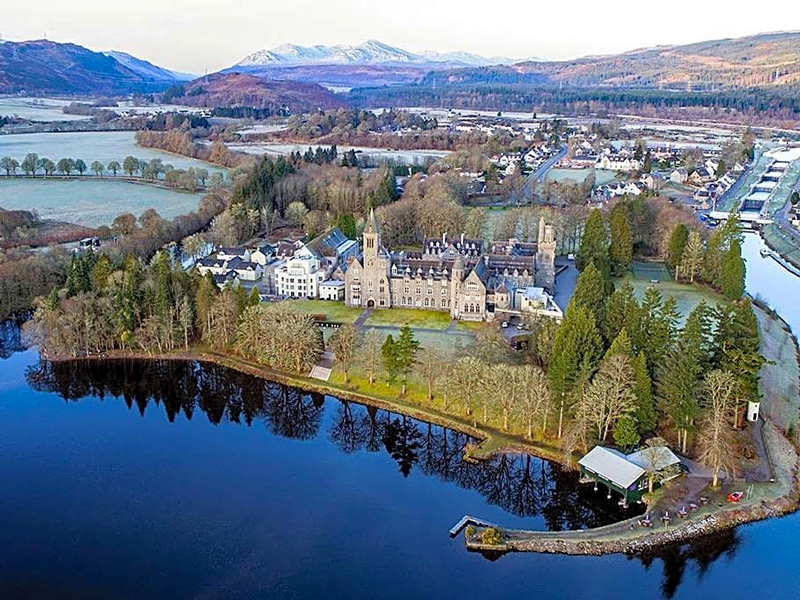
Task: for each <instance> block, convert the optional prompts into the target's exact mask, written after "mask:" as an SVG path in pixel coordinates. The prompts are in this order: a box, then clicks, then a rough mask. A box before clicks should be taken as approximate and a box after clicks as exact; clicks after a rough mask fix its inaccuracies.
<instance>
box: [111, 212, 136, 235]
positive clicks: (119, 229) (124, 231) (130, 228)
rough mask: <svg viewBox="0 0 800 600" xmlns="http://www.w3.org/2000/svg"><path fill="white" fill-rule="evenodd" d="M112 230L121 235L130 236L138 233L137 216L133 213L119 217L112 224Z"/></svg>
mask: <svg viewBox="0 0 800 600" xmlns="http://www.w3.org/2000/svg"><path fill="white" fill-rule="evenodd" d="M111 230H112V231H114V232H115V233H117V234H119V235H130V234H131V233H133V232H134V231H136V216H135V215H133V214H131V213H122V214H121V215H117V217H116V218H115V219H114V221H113V222H112V223H111Z"/></svg>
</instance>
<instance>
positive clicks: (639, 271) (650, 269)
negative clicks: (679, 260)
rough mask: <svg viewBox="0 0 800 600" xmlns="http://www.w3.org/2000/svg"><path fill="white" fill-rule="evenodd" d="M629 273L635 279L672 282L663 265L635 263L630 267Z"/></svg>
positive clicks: (667, 270)
mask: <svg viewBox="0 0 800 600" xmlns="http://www.w3.org/2000/svg"><path fill="white" fill-rule="evenodd" d="M631 271H633V276H634V277H635V278H636V279H644V280H646V281H672V275H671V274H670V272H669V269H668V268H667V265H665V264H664V263H654V262H636V261H634V263H633V264H632V265H631Z"/></svg>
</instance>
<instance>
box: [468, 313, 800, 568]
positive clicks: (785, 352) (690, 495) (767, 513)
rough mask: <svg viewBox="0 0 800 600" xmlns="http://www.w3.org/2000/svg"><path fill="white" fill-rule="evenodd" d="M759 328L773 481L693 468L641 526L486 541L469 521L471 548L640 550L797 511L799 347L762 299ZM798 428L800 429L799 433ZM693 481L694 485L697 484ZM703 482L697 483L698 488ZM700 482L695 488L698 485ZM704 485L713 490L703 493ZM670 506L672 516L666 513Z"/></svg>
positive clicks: (502, 532) (513, 534) (504, 533)
mask: <svg viewBox="0 0 800 600" xmlns="http://www.w3.org/2000/svg"><path fill="white" fill-rule="evenodd" d="M755 311H756V316H757V318H758V322H759V332H760V336H761V352H762V354H763V355H764V357H765V358H766V359H767V361H768V362H767V364H766V365H765V366H764V367H763V371H762V379H761V382H760V391H761V393H762V396H763V400H762V410H761V414H762V418H763V419H764V425H763V428H762V435H763V440H764V448H765V451H766V453H767V457H766V458H767V460H768V462H769V463H770V465H771V470H772V476H771V477H770V480H768V481H756V482H751V481H745V480H743V479H741V480H740V479H736V478H735V477H734V478H728V479H727V480H726V481H725V482H723V484H722V486H721V487H720V488H719V489H717V490H713V489H711V488H710V487H707V486H708V484H709V483H710V479H708V478H706V480H705V482H704V485H703V486H702V487H699V486H698V484H699V483H700V482H698V481H695V482H689V480H690V479H691V477H692V475H689V476H686V478H679V479H676V480H673V481H672V482H670V483H669V484H667V485H666V486H664V488H662V490H663V491H661V490H659V499H658V500H657V501H656V502H655V503H654V504H653V505H652V506H650V507H648V514H650V515H652V517H653V518H652V526H651V527H642V526H641V525H640V523H639V518H633V519H629V520H627V521H622V522H620V523H615V524H612V525H608V526H605V527H600V528H596V529H590V530H579V531H561V532H552V531H526V530H513V529H502V528H498V533H499V536H500V537H499V541H497V543H492V544H487V543H485V542H484V539H483V534H484V532H485V531H486V530H487V528H485V527H475V528H471V529H470V530H469V531H468V532H467V533H466V535H465V543H466V546H467V548H468V549H470V550H474V551H491V552H542V553H550V554H580V555H602V554H615V553H624V554H637V553H641V552H646V551H649V550H652V549H654V548H657V547H660V546H664V545H668V544H674V543H678V542H686V541H689V540H691V539H693V538H696V537H699V536H704V535H708V534H711V533H716V532H720V531H724V530H727V529H731V528H733V527H736V526H738V525H742V524H745V523H751V522H754V521H760V520H763V519H768V518H772V517H779V516H781V515H786V514H789V513H791V512H794V511H795V510H797V508H798V501H799V500H800V483H799V482H798V454H797V448H796V446H795V445H794V443H796V440H790V439H788V436H789V435H793V434H792V432H793V430H795V429H796V428H797V422H798V416H800V393H799V392H798V390H800V366H798V360H800V354H798V350H797V348H798V347H797V342H796V340H795V338H794V336H793V335H792V333H791V330H790V329H789V326H788V325H787V324H786V323H785V322H784V321H783V320H782V319H780V318H775V317H774V316H772V315H771V314H769V313H767V312H766V311H765V310H763V309H762V308H760V307H758V306H757V307H756V308H755ZM795 435H796V434H795ZM692 483H693V484H694V486H692V485H691V484H692ZM698 487H699V489H698ZM692 488H694V489H692ZM732 491H742V492H744V493H745V497H744V498H743V499H742V500H741V501H740V502H739V503H736V504H734V503H731V502H728V500H727V495H728V493H730V492H732ZM700 492H702V493H703V494H704V497H705V498H707V503H706V504H703V503H702V502H700V501H698V500H699V494H700ZM690 501H694V502H695V504H697V505H698V506H699V508H698V509H697V510H695V511H689V513H688V515H687V516H686V517H685V518H684V519H678V514H676V509H675V506H688V505H689V502H690ZM665 512H669V513H670V514H671V515H672V519H676V521H674V522H670V521H664V520H661V519H660V517H661V516H662V515H663V514H664V513H665Z"/></svg>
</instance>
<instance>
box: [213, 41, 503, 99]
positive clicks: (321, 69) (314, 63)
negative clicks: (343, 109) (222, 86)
mask: <svg viewBox="0 0 800 600" xmlns="http://www.w3.org/2000/svg"><path fill="white" fill-rule="evenodd" d="M512 62H514V61H513V60H512V59H509V58H505V57H494V58H486V57H483V56H478V55H477V54H470V53H468V52H446V53H441V52H423V53H414V52H409V51H408V50H403V49H402V48H398V47H396V46H390V45H388V44H384V43H383V42H379V41H377V40H369V41H366V42H364V43H363V44H359V45H358V46H297V45H295V44H284V45H282V46H278V47H276V48H272V49H271V50H259V51H258V52H254V53H252V54H250V55H248V56H246V57H245V58H243V59H242V60H241V61H239V62H238V63H236V64H235V65H233V66H232V67H229V68H227V69H225V70H224V71H223V72H225V73H233V72H238V73H251V74H253V75H259V76H263V77H267V78H269V79H286V80H292V81H306V82H316V83H321V84H323V85H325V86H328V87H341V88H351V87H361V86H376V85H399V84H408V83H415V82H417V81H419V80H420V79H422V77H423V76H424V75H425V74H426V73H428V72H429V71H436V70H441V69H452V68H456V67H474V66H486V65H500V64H509V63H512Z"/></svg>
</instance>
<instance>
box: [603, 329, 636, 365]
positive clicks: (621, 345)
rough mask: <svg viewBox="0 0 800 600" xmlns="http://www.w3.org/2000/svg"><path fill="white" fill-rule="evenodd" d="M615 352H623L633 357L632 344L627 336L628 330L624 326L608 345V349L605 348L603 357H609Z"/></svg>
mask: <svg viewBox="0 0 800 600" xmlns="http://www.w3.org/2000/svg"><path fill="white" fill-rule="evenodd" d="M615 354H624V355H625V356H628V357H630V358H632V357H633V345H632V344H631V338H630V336H628V330H627V329H625V328H624V327H623V328H622V329H620V331H619V334H618V335H617V337H616V338H614V341H613V342H612V343H611V346H609V348H608V350H606V355H605V358H606V359H607V358H609V357H611V356H614V355H615Z"/></svg>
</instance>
